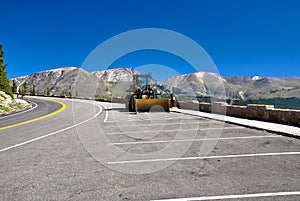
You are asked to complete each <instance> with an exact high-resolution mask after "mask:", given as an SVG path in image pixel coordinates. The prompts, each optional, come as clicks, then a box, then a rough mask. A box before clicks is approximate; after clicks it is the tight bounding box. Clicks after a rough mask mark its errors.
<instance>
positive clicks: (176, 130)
mask: <svg viewBox="0 0 300 201" xmlns="http://www.w3.org/2000/svg"><path fill="white" fill-rule="evenodd" d="M228 129H229V130H230V129H245V127H241V126H239V127H233V126H232V127H222V128H201V129H184V130H179V129H173V130H151V131H135V132H123V133H107V134H106V135H128V134H136V133H155V132H158V131H159V132H162V133H165V132H188V131H206V130H228Z"/></svg>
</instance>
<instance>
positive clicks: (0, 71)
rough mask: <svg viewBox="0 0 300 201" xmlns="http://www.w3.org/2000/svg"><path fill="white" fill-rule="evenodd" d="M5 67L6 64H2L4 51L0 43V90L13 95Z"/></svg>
mask: <svg viewBox="0 0 300 201" xmlns="http://www.w3.org/2000/svg"><path fill="white" fill-rule="evenodd" d="M5 68H6V64H4V52H3V50H2V44H0V91H4V92H5V93H7V94H9V95H10V96H11V97H13V95H12V90H11V87H10V84H9V79H8V77H7V72H6V70H5Z"/></svg>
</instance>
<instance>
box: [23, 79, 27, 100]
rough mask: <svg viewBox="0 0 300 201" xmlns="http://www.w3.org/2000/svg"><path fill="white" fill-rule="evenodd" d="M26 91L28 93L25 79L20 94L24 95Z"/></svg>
mask: <svg viewBox="0 0 300 201" xmlns="http://www.w3.org/2000/svg"><path fill="white" fill-rule="evenodd" d="M27 93H28V84H27V82H26V81H25V82H24V83H23V90H22V95H23V96H24V95H26V94H27Z"/></svg>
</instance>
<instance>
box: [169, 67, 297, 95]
mask: <svg viewBox="0 0 300 201" xmlns="http://www.w3.org/2000/svg"><path fill="white" fill-rule="evenodd" d="M164 85H165V87H166V88H169V89H172V91H173V92H175V93H177V94H181V95H184V94H188V95H192V94H193V93H194V94H195V95H197V96H218V95H220V94H222V92H224V89H225V93H226V97H227V98H232V99H241V100H250V99H270V98H278V97H280V98H292V97H296V98H300V78H299V77H289V78H278V77H260V76H253V77H221V76H219V75H217V74H213V73H203V72H197V73H192V74H187V75H181V76H174V77H171V78H169V79H168V80H166V81H165V82H164ZM209 89H210V90H209Z"/></svg>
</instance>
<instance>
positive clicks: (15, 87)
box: [11, 80, 18, 94]
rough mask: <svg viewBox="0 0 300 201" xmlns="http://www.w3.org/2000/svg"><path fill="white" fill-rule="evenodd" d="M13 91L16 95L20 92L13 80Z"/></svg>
mask: <svg viewBox="0 0 300 201" xmlns="http://www.w3.org/2000/svg"><path fill="white" fill-rule="evenodd" d="M11 89H12V92H13V93H14V94H15V93H17V92H18V85H17V82H16V80H13V85H12V88H11Z"/></svg>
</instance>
